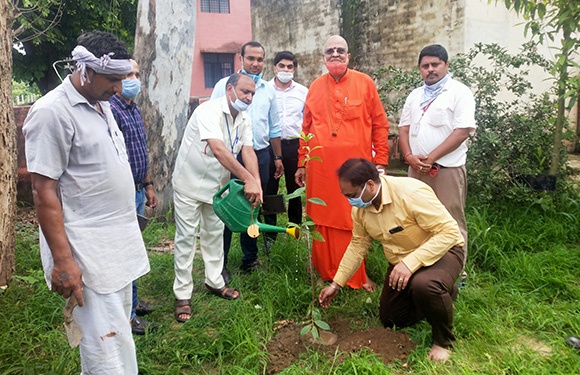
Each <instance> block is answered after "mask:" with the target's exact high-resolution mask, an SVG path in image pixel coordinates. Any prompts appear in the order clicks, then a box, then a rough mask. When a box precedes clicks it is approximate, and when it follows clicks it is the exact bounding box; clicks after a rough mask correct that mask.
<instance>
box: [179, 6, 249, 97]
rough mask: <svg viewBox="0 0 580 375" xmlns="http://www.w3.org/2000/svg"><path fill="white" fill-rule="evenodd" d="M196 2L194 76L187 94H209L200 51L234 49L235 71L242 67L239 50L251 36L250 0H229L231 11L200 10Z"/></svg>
mask: <svg viewBox="0 0 580 375" xmlns="http://www.w3.org/2000/svg"><path fill="white" fill-rule="evenodd" d="M196 3H197V17H196V31H195V43H194V54H193V77H192V85H191V91H190V96H191V97H194V98H204V97H209V96H211V92H212V89H211V88H205V80H204V68H203V57H202V53H203V52H219V53H233V54H236V56H235V57H234V72H235V71H238V70H239V69H241V68H242V64H241V60H240V50H241V48H242V46H243V45H244V44H245V43H246V42H248V41H250V40H252V18H251V15H250V13H251V12H250V0H230V13H229V14H220V13H202V12H201V5H200V1H196Z"/></svg>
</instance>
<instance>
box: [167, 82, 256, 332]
mask: <svg viewBox="0 0 580 375" xmlns="http://www.w3.org/2000/svg"><path fill="white" fill-rule="evenodd" d="M255 89H256V85H255V84H254V82H253V80H252V79H251V78H250V77H248V76H247V75H245V74H243V73H235V74H232V75H231V76H230V77H229V78H228V81H227V84H226V94H225V96H222V97H219V98H216V99H211V100H209V101H207V102H205V103H202V104H200V105H199V107H197V108H196V109H195V111H194V112H193V114H192V115H191V118H190V120H189V122H188V123H187V127H186V129H185V133H184V135H183V139H182V141H181V146H180V147H179V152H178V154H177V159H176V161H175V170H174V172H173V190H174V195H173V198H174V214H175V227H176V231H175V254H174V268H175V281H174V283H173V292H174V293H175V298H176V303H175V319H176V320H177V321H178V322H182V323H183V322H186V321H187V320H189V319H190V318H191V313H192V310H191V303H190V299H191V294H192V292H193V279H192V276H191V270H192V266H193V257H194V254H195V245H196V244H195V242H196V234H197V228H198V226H199V227H200V245H201V256H202V258H203V262H204V265H205V287H206V289H207V290H208V291H209V292H210V293H213V294H215V295H217V296H219V297H222V298H225V299H237V298H238V297H239V296H240V294H239V293H238V291H237V290H236V289H234V288H232V287H230V286H229V285H228V282H227V280H224V278H223V277H222V269H223V264H224V250H223V232H224V224H223V223H222V222H221V220H220V219H219V218H218V217H217V215H216V214H215V212H214V209H213V196H214V194H215V193H217V191H218V190H219V189H221V188H222V187H223V186H224V185H225V184H226V183H227V182H228V180H229V179H230V174H234V175H236V176H237V177H238V178H239V179H241V180H242V181H243V182H244V191H245V194H246V197H247V198H248V199H249V200H250V202H253V203H254V204H258V203H259V202H261V201H262V189H261V186H260V174H259V171H258V161H257V158H256V154H255V153H254V149H253V147H252V126H251V122H250V117H249V116H248V114H247V113H246V112H245V110H246V109H247V107H248V106H249V105H250V103H252V98H253V96H254V93H255ZM238 154H240V155H241V160H243V162H244V165H242V164H240V162H238V160H237V159H236V156H237V155H238ZM200 223H201V225H200Z"/></svg>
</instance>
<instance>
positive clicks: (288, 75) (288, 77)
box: [276, 72, 294, 83]
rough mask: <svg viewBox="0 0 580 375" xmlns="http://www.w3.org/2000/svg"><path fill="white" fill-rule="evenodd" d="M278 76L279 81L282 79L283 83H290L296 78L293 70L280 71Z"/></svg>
mask: <svg viewBox="0 0 580 375" xmlns="http://www.w3.org/2000/svg"><path fill="white" fill-rule="evenodd" d="M276 78H278V81H280V82H282V83H288V82H290V81H292V79H294V73H292V72H278V74H276Z"/></svg>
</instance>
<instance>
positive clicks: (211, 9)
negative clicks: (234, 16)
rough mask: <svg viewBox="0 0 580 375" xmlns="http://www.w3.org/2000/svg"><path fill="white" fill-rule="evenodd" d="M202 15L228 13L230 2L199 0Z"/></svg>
mask: <svg viewBox="0 0 580 375" xmlns="http://www.w3.org/2000/svg"><path fill="white" fill-rule="evenodd" d="M201 11H202V12H203V13H230V0H201Z"/></svg>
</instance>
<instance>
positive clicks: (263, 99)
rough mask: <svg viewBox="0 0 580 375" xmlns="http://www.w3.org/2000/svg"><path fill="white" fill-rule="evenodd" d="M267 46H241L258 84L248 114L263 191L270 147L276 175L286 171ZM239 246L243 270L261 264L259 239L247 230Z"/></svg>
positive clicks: (221, 90) (220, 86) (227, 236)
mask: <svg viewBox="0 0 580 375" xmlns="http://www.w3.org/2000/svg"><path fill="white" fill-rule="evenodd" d="M265 54H266V52H265V50H264V47H263V46H262V45H261V44H260V43H258V42H256V41H251V42H248V43H246V44H244V45H243V46H242V50H241V59H242V70H241V72H242V73H245V74H247V75H249V76H250V77H251V78H252V79H253V80H254V82H255V83H256V95H255V96H254V98H253V101H252V105H251V106H250V107H249V108H248V114H249V115H250V118H251V120H252V132H253V135H254V137H253V142H254V151H255V152H256V157H257V158H258V167H259V168H260V179H261V182H262V190H263V191H265V190H266V186H267V185H268V179H269V176H270V148H271V149H272V151H273V153H274V164H275V165H276V172H275V174H274V178H280V177H281V176H282V174H283V173H284V165H283V164H282V150H281V146H280V135H281V132H280V119H279V117H278V109H277V107H276V93H275V92H274V88H273V87H272V86H270V85H269V84H268V82H266V81H264V80H263V79H262V73H263V72H262V71H263V69H264V57H265ZM227 80H228V77H225V78H222V79H221V80H220V81H218V83H216V85H215V87H214V89H213V92H212V94H211V98H212V99H215V98H219V97H220V96H223V95H224V94H225V88H226V81H227ZM231 239H232V232H231V231H230V230H229V229H228V228H226V229H225V231H224V251H225V263H224V277H225V278H226V279H227V280H229V278H230V276H229V273H228V272H227V269H226V264H227V258H228V252H229V250H230V243H231ZM240 246H241V248H242V252H243V253H244V256H243V257H242V265H241V267H240V268H241V269H242V270H244V271H247V272H252V271H253V270H255V269H256V268H257V267H258V241H257V238H251V237H250V236H248V235H247V234H246V233H240Z"/></svg>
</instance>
